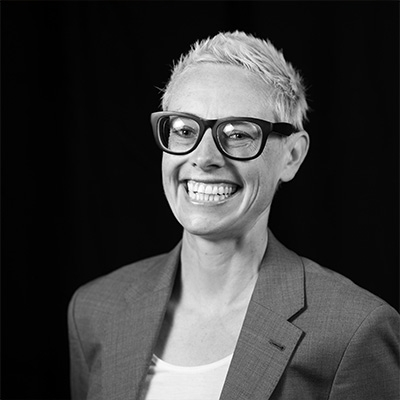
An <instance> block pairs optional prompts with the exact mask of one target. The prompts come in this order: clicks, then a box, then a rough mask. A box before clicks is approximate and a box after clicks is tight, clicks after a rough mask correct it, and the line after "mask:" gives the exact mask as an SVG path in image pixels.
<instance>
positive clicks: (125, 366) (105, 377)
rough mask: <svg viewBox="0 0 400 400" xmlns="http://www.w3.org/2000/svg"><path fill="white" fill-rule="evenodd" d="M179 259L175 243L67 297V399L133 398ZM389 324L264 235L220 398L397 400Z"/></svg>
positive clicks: (395, 327)
mask: <svg viewBox="0 0 400 400" xmlns="http://www.w3.org/2000/svg"><path fill="white" fill-rule="evenodd" d="M179 258H180V244H179V245H178V246H177V247H176V248H175V249H174V250H172V251H171V252H170V253H169V254H164V255H160V256H156V257H152V258H149V259H146V260H143V261H139V262H137V263H134V264H131V265H128V266H125V267H123V268H120V269H118V270H116V271H114V272H112V273H111V274H109V275H107V276H104V277H101V278H99V279H97V280H95V281H93V282H90V283H89V284H87V285H85V286H83V287H81V288H80V289H78V290H77V292H76V293H75V294H74V296H73V298H72V300H71V303H70V307H69V315H68V317H69V338H70V354H71V385H72V398H73V399H74V400H77V399H91V400H94V399H96V400H97V399H99V400H100V399H103V400H138V399H139V398H140V390H141V387H142V385H143V382H144V379H145V376H146V373H147V370H148V367H149V364H150V360H151V356H152V352H153V348H154V345H155V342H156V340H157V337H158V332H159V329H160V326H161V322H162V320H163V316H164V313H165V311H166V306H167V303H168V299H169V297H170V295H171V291H172V286H173V283H174V278H175V274H176V271H177V268H178V266H179ZM399 320H400V318H399V314H398V313H397V312H396V311H395V310H394V309H393V308H392V307H390V306H389V305H388V304H386V303H385V302H384V301H383V300H381V299H379V298H378V297H376V296H374V295H372V294H371V293H369V292H367V291H366V290H364V289H361V288H360V287H358V286H356V285H355V284H354V283H352V282H351V281H350V280H348V279H347V278H345V277H343V276H341V275H339V274H337V273H335V272H333V271H330V270H328V269H325V268H322V267H320V266H319V265H317V264H316V263H314V262H312V261H310V260H308V259H305V258H301V257H299V256H298V255H296V254H295V253H293V252H292V251H290V250H288V249H287V248H285V247H284V246H283V245H282V244H280V243H279V242H278V241H277V240H276V239H275V238H274V236H273V235H272V233H270V236H269V242H268V248H267V251H266V254H265V256H264V259H263V262H262V266H261V270H260V275H259V278H258V281H257V284H256V287H255V289H254V293H253V296H252V298H251V301H250V304H249V307H248V310H247V314H246V317H245V321H244V323H243V327H242V330H241V332H240V336H239V339H238V342H237V346H236V349H235V351H234V355H233V359H232V362H231V365H230V368H229V371H228V375H227V377H226V381H225V384H224V387H223V391H222V394H221V397H220V399H221V400H241V399H243V400H244V399H246V400H250V399H252V400H267V399H270V400H278V399H285V400H292V399H294V400H301V399H304V400H312V399H321V400H322V399H324V400H327V399H329V400H338V399H343V400H353V399H354V400H355V399H357V400H368V399H370V400H379V399H382V400H398V399H399V398H400V396H399ZM205 400H207V399H205Z"/></svg>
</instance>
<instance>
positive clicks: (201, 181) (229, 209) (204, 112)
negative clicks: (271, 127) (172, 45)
mask: <svg viewBox="0 0 400 400" xmlns="http://www.w3.org/2000/svg"><path fill="white" fill-rule="evenodd" d="M261 88H263V89H264V90H262V89H261ZM265 94H266V92H265V84H264V86H263V84H262V83H261V81H260V80H259V78H257V77H256V76H253V75H252V74H251V73H250V72H247V71H245V70H242V69H240V68H239V67H235V66H226V65H216V64H201V65H199V66H196V67H195V68H193V69H191V70H189V71H187V72H186V73H185V74H184V75H182V76H181V77H179V78H178V81H177V82H176V85H175V86H174V88H173V89H172V93H171V98H170V103H169V105H168V111H180V112H187V113H191V114H195V115H198V116H199V117H202V118H205V119H217V118H223V117H229V116H235V117H238V116H239V117H254V118H260V119H265V120H267V121H271V122H274V117H273V113H272V109H271V107H270V106H269V105H268V101H267V100H268V99H266V95H265ZM282 141H283V139H282V138H281V137H279V136H274V135H271V136H270V137H269V138H268V141H267V144H266V146H265V149H264V151H263V153H262V154H261V155H260V156H259V157H258V158H256V159H254V160H249V161H237V160H231V159H229V158H226V157H224V156H223V155H222V154H221V153H220V152H219V151H218V149H217V147H216V146H215V143H214V141H213V138H212V135H211V130H210V129H209V130H208V131H207V132H206V133H205V135H204V137H203V139H202V141H201V143H200V144H199V146H198V147H197V148H196V149H195V150H194V151H193V152H192V153H190V154H187V155H183V156H176V155H170V154H166V153H164V154H163V161H162V175H163V185H164V191H165V194H166V197H167V199H168V202H169V204H170V207H171V209H172V211H173V213H174V215H175V217H176V218H177V219H178V221H179V222H180V223H181V224H182V226H183V227H184V229H185V230H186V231H187V232H189V233H191V234H194V235H200V236H205V237H208V238H214V239H223V238H226V237H229V238H232V237H240V236H243V235H246V234H247V233H248V232H250V231H251V230H252V229H253V228H254V227H255V226H264V228H265V227H266V225H267V221H268V216H269V210H270V206H271V203H272V199H273V195H274V193H275V189H276V187H277V184H278V182H279V180H280V176H281V172H282V170H283V162H282Z"/></svg>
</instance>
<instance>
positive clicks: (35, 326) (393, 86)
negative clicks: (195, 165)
mask: <svg viewBox="0 0 400 400" xmlns="http://www.w3.org/2000/svg"><path fill="white" fill-rule="evenodd" d="M1 6H2V7H1V8H2V10H1V12H2V38H1V39H2V71H1V79H2V160H1V161H2V378H3V379H2V395H1V398H2V399H67V398H68V397H69V388H68V385H69V383H68V368H69V361H68V341H67V324H66V312H67V305H68V301H69V299H70V297H71V296H72V293H73V292H74V290H76V288H77V287H78V286H80V285H81V284H83V283H85V282H87V281H89V280H91V279H93V278H95V277H98V276H100V275H102V274H105V273H107V272H109V271H112V270H114V269H116V268H117V267H119V266H122V265H124V264H127V263H130V262H133V261H135V260H139V259H142V258H144V257H147V256H150V255H154V254H157V253H161V252H165V251H168V250H169V249H171V248H172V247H173V246H174V245H175V243H176V242H177V241H178V240H179V239H180V236H181V227H180V226H179V225H178V223H177V222H176V221H175V219H174V217H173V216H172V214H171V213H170V211H169V207H168V204H167V202H166V200H165V199H164V195H163V191H162V187H161V173H160V160H161V154H160V152H159V150H158V149H157V148H156V146H155V144H154V143H153V138H152V133H151V129H150V124H149V114H150V113H151V112H152V111H155V110H157V109H158V108H159V101H160V100H159V98H160V97H159V90H158V88H160V87H162V86H163V85H164V84H165V82H166V81H167V79H168V76H169V69H170V66H171V63H172V60H175V59H177V58H178V57H179V55H180V54H181V53H182V52H186V51H187V50H188V48H189V45H190V44H191V43H193V42H194V41H195V40H197V39H201V38H204V37H207V36H210V35H214V34H216V33H217V32H218V31H226V30H236V29H239V30H244V31H246V32H248V33H253V34H255V35H257V36H260V37H264V38H269V39H270V40H271V41H272V42H273V43H274V44H275V46H276V47H277V48H282V49H284V54H285V56H286V58H287V59H288V60H289V61H291V62H292V63H293V64H294V65H295V66H296V67H297V68H298V69H300V70H301V71H302V73H303V75H304V77H305V80H306V83H307V86H308V88H309V89H308V93H309V99H310V105H311V107H312V109H313V111H312V113H311V114H310V122H309V123H308V124H307V125H306V129H307V130H308V132H309V133H310V135H311V150H310V153H309V155H308V157H307V160H306V162H305V164H304V165H303V167H302V168H301V170H300V172H299V174H298V176H297V177H296V179H295V180H294V181H293V182H291V183H289V184H286V185H284V186H283V187H282V188H281V189H280V190H279V192H278V194H277V197H276V199H275V202H274V205H273V208H272V214H271V223H270V226H271V227H272V230H273V231H274V233H275V234H276V236H277V237H278V238H279V239H280V240H281V241H283V242H284V243H285V244H286V245H287V246H288V247H290V248H292V249H293V250H295V251H297V252H298V253H300V254H302V255H305V256H307V257H309V258H311V259H313V260H315V261H317V262H319V263H320V264H322V265H324V266H326V267H329V268H332V269H334V270H336V271H338V272H340V273H342V274H344V275H346V276H348V277H349V278H350V279H352V280H353V281H355V282H356V283H357V284H359V285H360V286H362V287H364V288H366V289H368V290H370V291H372V292H373V293H375V294H377V295H378V296H380V297H382V298H383V299H385V300H386V301H387V302H389V303H390V304H391V305H393V306H394V307H396V308H397V309H398V307H399V302H398V278H399V276H398V265H399V263H398V261H399V260H398V240H399V236H398V220H399V218H398V217H399V215H398V200H399V198H398V197H399V196H398V178H399V176H398V144H399V143H398V137H399V126H398V122H399V121H398V108H399V96H398V88H399V76H398V71H399V55H398V48H399V39H398V35H399V30H398V18H399V6H398V3H397V2H366V3H364V2H294V3H292V2H280V3H274V2H200V3H198V2H146V3H145V2H114V3H109V2H85V3H84V2H82V3H77V2H65V3H63V2H54V3H52V2H27V3H24V2H17V3H11V2H3V4H2V5H1Z"/></svg>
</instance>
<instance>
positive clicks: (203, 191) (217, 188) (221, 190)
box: [186, 180, 239, 203]
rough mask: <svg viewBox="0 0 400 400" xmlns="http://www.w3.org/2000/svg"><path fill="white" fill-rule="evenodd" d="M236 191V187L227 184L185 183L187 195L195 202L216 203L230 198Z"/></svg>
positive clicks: (192, 181)
mask: <svg viewBox="0 0 400 400" xmlns="http://www.w3.org/2000/svg"><path fill="white" fill-rule="evenodd" d="M238 189H239V186H238V185H235V184H233V183H227V182H215V183H209V182H198V181H194V180H188V181H186V190H187V193H188V195H189V197H190V198H191V199H192V200H193V201H195V202H202V203H218V202H221V201H223V200H226V199H228V198H229V197H231V196H232V195H233V194H235V193H236V192H237V190H238Z"/></svg>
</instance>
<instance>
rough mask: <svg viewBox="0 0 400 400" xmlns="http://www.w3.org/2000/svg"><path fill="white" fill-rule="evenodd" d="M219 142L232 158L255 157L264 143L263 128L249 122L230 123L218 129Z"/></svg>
mask: <svg viewBox="0 0 400 400" xmlns="http://www.w3.org/2000/svg"><path fill="white" fill-rule="evenodd" d="M217 133H218V135H217V136H218V142H219V144H220V145H221V147H222V148H223V149H224V150H225V151H226V152H227V153H228V154H229V155H231V156H234V157H238V158H246V157H253V156H255V155H256V154H257V153H258V151H259V150H260V147H261V143H262V130H261V127H260V126H259V125H257V124H255V123H253V122H248V121H234V122H232V121H230V122H227V123H225V124H222V125H220V126H219V127H218V131H217Z"/></svg>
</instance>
